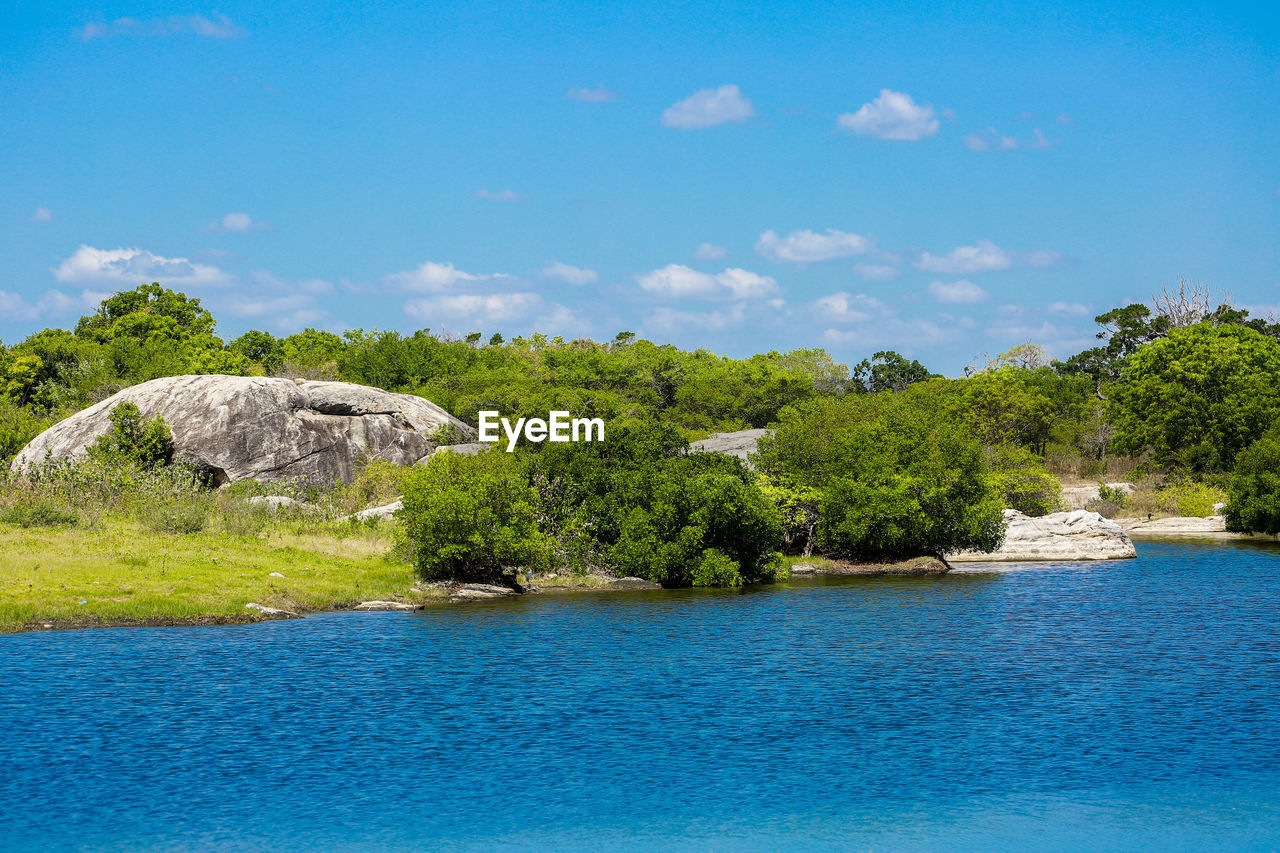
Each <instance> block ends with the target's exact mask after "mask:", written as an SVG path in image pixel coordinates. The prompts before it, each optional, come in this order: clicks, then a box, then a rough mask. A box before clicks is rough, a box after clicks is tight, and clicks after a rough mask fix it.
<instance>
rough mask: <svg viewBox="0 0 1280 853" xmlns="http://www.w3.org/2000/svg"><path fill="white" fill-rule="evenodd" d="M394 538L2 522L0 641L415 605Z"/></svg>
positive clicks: (293, 530) (111, 521) (130, 522)
mask: <svg viewBox="0 0 1280 853" xmlns="http://www.w3.org/2000/svg"><path fill="white" fill-rule="evenodd" d="M390 528H391V525H390V524H382V525H379V526H378V527H374V528H369V527H364V526H362V527H361V528H359V529H353V528H351V527H350V526H339V525H331V526H328V527H324V526H314V527H311V528H307V529H306V530H305V531H304V532H300V529H299V528H298V527H297V526H292V527H291V526H290V525H288V524H283V523H268V524H267V525H266V526H265V527H264V529H263V530H262V531H261V532H258V533H252V534H248V535H234V534H231V533H227V532H208V531H204V532H194V533H157V532H152V531H151V530H149V529H147V528H146V527H144V526H143V525H142V524H141V523H139V522H138V521H136V520H134V519H133V518H131V517H128V516H123V515H117V514H110V515H105V516H103V517H102V519H101V521H100V522H99V523H97V524H95V525H93V526H92V527H90V528H87V529H86V528H83V527H81V528H57V527H22V526H21V525H19V524H15V523H4V522H0V554H3V555H4V556H3V557H0V632H13V631H23V630H39V629H42V628H46V627H52V628H71V627H93V626H106V625H121V624H143V625H154V624H202V623H208V624H219V623H231V622H252V621H255V620H256V619H259V618H261V617H260V616H256V615H255V614H254V613H253V611H249V610H246V609H245V604H246V603H248V602H250V601H255V602H258V603H259V604H265V605H267V606H269V607H277V608H280V609H283V610H290V611H294V612H297V613H303V612H315V611H322V610H335V609H343V608H346V607H351V606H354V605H355V604H358V603H359V602H361V601H366V600H369V599H391V598H400V599H401V600H414V599H415V598H420V597H422V594H421V593H413V592H411V588H412V587H413V586H414V573H413V569H412V567H411V566H410V565H409V564H408V563H406V562H404V561H402V560H399V559H397V558H395V557H394V556H393V555H392V549H393V546H394V539H393V536H392V534H391V532H390ZM272 572H279V573H280V574H282V575H284V577H283V578H273V577H270V576H269V575H270V574H271V573H272ZM82 602H83V603H82Z"/></svg>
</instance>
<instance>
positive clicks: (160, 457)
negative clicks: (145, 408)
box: [89, 403, 173, 468]
mask: <svg viewBox="0 0 1280 853" xmlns="http://www.w3.org/2000/svg"><path fill="white" fill-rule="evenodd" d="M108 417H109V418H110V419H111V430H110V431H109V432H107V433H104V434H103V435H101V436H99V437H98V440H97V441H95V442H94V443H93V444H92V445H90V446H89V458H90V459H95V460H99V461H104V462H113V463H117V464H131V465H138V466H140V467H143V468H150V467H152V466H154V465H165V464H168V463H169V462H170V461H171V460H172V459H173V435H172V434H171V433H170V432H169V425H168V424H167V423H165V420H164V418H162V417H160V416H159V415H156V416H155V417H154V418H152V419H151V420H149V421H144V420H143V419H142V412H140V411H139V410H138V407H137V406H135V405H134V404H133V403H120V404H119V405H117V406H116V407H115V408H113V409H112V410H111V413H110V414H109V415H108Z"/></svg>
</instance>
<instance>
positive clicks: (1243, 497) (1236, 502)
mask: <svg viewBox="0 0 1280 853" xmlns="http://www.w3.org/2000/svg"><path fill="white" fill-rule="evenodd" d="M1228 495H1229V497H1228V500H1227V506H1226V509H1225V510H1224V512H1223V515H1225V516H1226V517H1227V529H1228V530H1232V531H1235V532H1237V533H1269V534H1272V535H1275V534H1277V533H1280V429H1277V428H1276V427H1272V428H1271V429H1270V430H1268V431H1267V433H1266V434H1265V435H1263V436H1262V437H1261V438H1259V439H1258V440H1257V441H1255V442H1254V443H1253V444H1251V445H1249V447H1248V448H1247V449H1245V451H1244V452H1243V453H1241V454H1240V455H1239V456H1238V457H1236V470H1235V471H1234V472H1232V474H1231V484H1230V487H1229V488H1228Z"/></svg>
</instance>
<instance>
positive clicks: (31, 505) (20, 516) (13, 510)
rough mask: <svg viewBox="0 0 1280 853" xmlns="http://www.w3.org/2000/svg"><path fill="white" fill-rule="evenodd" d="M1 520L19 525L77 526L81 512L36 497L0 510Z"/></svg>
mask: <svg viewBox="0 0 1280 853" xmlns="http://www.w3.org/2000/svg"><path fill="white" fill-rule="evenodd" d="M0 521H4V522H7V523H9V524H16V525H18V526H19V527H75V526H76V525H77V524H79V523H80V513H78V512H76V511H75V510H74V509H71V508H69V507H66V506H59V505H58V504H56V503H54V502H52V501H50V500H48V499H36V500H33V501H29V502H21V503H16V504H14V505H13V506H10V507H9V508H8V509H6V510H4V512H0Z"/></svg>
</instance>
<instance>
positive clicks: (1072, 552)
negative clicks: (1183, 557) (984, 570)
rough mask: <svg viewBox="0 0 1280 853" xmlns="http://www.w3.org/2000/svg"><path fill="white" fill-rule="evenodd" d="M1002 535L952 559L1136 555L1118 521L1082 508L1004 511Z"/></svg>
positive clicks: (950, 556) (987, 560) (988, 560)
mask: <svg viewBox="0 0 1280 853" xmlns="http://www.w3.org/2000/svg"><path fill="white" fill-rule="evenodd" d="M1004 520H1005V536H1004V544H1003V545H1002V546H1000V550H998V551H994V552H992V553H990V554H984V553H982V552H980V551H960V552H958V553H955V554H948V555H947V560H949V561H950V562H952V563H995V562H1031V561H1041V560H1064V561H1065V560H1120V559H1124V558H1127V557H1136V556H1138V553H1137V551H1136V550H1134V547H1133V540H1131V539H1130V538H1129V534H1128V533H1126V532H1125V531H1124V528H1122V527H1121V526H1120V525H1119V524H1117V523H1115V522H1114V521H1110V520H1108V519H1105V518H1103V517H1102V516H1100V515H1098V514H1097V513H1096V512H1088V511H1086V510H1083V509H1077V510H1073V511H1071V512H1055V513H1052V514H1050V515H1046V516H1043V517H1041V518H1030V517H1028V516H1026V515H1023V514H1022V513H1020V512H1018V511H1017V510H1015V509H1006V510H1005V511H1004Z"/></svg>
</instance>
